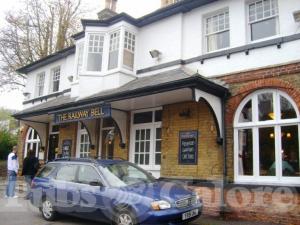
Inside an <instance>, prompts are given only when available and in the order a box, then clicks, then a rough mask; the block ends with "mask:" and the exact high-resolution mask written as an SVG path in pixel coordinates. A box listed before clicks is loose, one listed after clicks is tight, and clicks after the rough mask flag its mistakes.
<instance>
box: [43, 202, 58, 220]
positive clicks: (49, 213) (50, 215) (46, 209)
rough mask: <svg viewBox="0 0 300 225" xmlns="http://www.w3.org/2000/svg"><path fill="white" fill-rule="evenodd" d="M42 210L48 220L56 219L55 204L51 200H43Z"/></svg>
mask: <svg viewBox="0 0 300 225" xmlns="http://www.w3.org/2000/svg"><path fill="white" fill-rule="evenodd" d="M41 211H42V214H43V217H44V218H45V219H46V220H49V221H51V220H54V218H55V211H54V209H53V204H52V202H51V201H50V200H48V199H45V200H44V201H43V203H42V208H41Z"/></svg>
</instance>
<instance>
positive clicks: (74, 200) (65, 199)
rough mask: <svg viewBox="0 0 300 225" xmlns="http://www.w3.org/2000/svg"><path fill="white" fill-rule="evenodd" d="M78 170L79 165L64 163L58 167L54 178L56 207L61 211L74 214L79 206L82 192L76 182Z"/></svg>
mask: <svg viewBox="0 0 300 225" xmlns="http://www.w3.org/2000/svg"><path fill="white" fill-rule="evenodd" d="M77 170H78V165H73V164H67V165H63V166H61V167H60V168H59V169H58V171H57V174H56V177H55V179H54V182H53V185H54V186H55V189H56V208H57V211H59V212H61V213H66V214H72V213H74V212H75V211H76V210H77V207H78V206H79V201H80V193H79V187H78V184H77V183H76V174H77Z"/></svg>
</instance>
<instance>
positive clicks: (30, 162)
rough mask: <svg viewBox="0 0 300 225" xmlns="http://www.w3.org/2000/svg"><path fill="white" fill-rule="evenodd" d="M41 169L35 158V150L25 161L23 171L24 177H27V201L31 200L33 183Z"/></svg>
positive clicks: (31, 151)
mask: <svg viewBox="0 0 300 225" xmlns="http://www.w3.org/2000/svg"><path fill="white" fill-rule="evenodd" d="M38 169H39V160H38V158H37V157H35V152H34V151H33V150H29V151H28V154H27V157H26V158H25V159H24V161H23V169H22V176H24V177H25V182H26V185H27V194H26V196H25V198H26V199H28V198H29V193H30V189H31V188H30V187H31V181H32V179H33V177H34V176H35V174H36V173H37V171H38Z"/></svg>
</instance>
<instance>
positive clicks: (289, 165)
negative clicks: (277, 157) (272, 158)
mask: <svg viewBox="0 0 300 225" xmlns="http://www.w3.org/2000/svg"><path fill="white" fill-rule="evenodd" d="M281 144H282V150H281V156H282V158H281V160H282V176H300V174H299V168H300V164H299V139H298V126H297V125H294V126H287V127H281Z"/></svg>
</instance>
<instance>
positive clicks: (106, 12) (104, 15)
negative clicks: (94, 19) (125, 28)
mask: <svg viewBox="0 0 300 225" xmlns="http://www.w3.org/2000/svg"><path fill="white" fill-rule="evenodd" d="M117 1H118V0H105V8H104V9H103V10H101V11H100V12H98V14H97V15H98V19H99V20H107V19H109V18H111V17H114V16H115V15H117V13H116V8H117Z"/></svg>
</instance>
